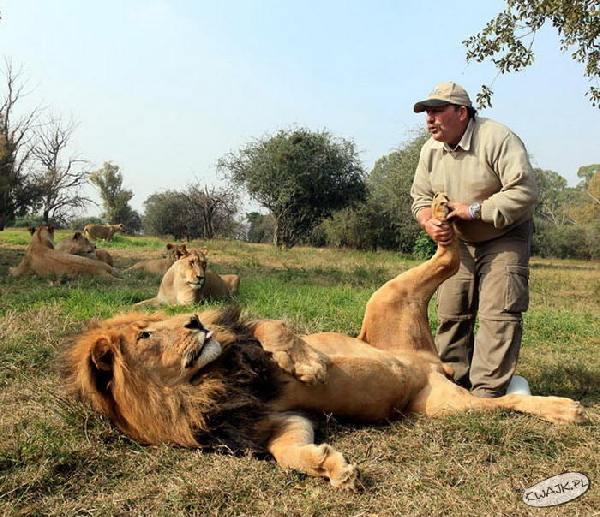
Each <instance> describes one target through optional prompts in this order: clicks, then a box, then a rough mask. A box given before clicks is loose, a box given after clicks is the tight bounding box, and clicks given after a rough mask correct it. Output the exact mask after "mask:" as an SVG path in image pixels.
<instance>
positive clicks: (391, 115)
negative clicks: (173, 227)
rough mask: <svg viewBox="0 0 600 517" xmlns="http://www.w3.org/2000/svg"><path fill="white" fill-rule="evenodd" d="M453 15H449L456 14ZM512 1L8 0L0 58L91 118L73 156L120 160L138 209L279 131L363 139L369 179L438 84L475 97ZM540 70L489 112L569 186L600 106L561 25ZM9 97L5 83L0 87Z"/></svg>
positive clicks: (596, 128) (500, 83)
mask: <svg viewBox="0 0 600 517" xmlns="http://www.w3.org/2000/svg"><path fill="white" fill-rule="evenodd" d="M450 6H451V7H450ZM503 6H504V2H502V1H499V0H457V1H456V2H453V3H451V4H449V3H448V2H445V1H438V0H430V1H429V2H422V1H421V0H410V1H408V0H405V1H402V0H395V1H393V0H368V1H367V0H363V1H357V0H356V1H355V0H346V1H343V0H319V1H317V0H304V1H303V2H296V1H292V0H214V1H210V2H209V1H205V0H104V1H102V2H91V1H87V0H53V1H48V0H0V11H1V12H2V21H1V22H0V54H1V55H2V56H4V57H9V58H11V59H12V61H13V65H14V66H15V67H17V66H22V67H23V68H24V70H25V71H26V76H27V78H28V85H29V87H30V88H29V89H30V90H31V93H30V94H29V95H28V97H27V100H26V102H24V103H23V104H22V106H23V108H27V107H28V106H29V105H31V106H33V105H38V104H41V105H44V106H47V107H48V108H49V109H51V110H52V111H53V112H55V113H59V114H61V115H62V116H63V117H64V118H69V117H72V118H73V119H74V120H75V121H77V122H78V123H79V127H78V129H77V131H76V133H75V135H74V137H73V140H72V147H71V149H70V150H69V152H70V153H71V154H79V155H80V156H81V157H84V158H87V159H88V160H90V161H91V162H92V164H93V165H94V166H95V167H96V168H97V167H100V166H101V165H102V163H103V162H104V161H108V160H111V161H112V162H113V163H114V164H116V165H118V166H119V167H120V168H121V172H122V173H123V176H124V186H125V187H126V188H130V189H132V190H134V192H135V193H136V196H135V197H134V199H133V201H132V205H133V206H134V208H136V209H138V210H142V204H143V202H144V200H145V199H146V198H147V197H148V196H150V195H151V194H153V193H156V192H159V191H161V190H163V189H180V188H183V187H185V186H186V185H188V184H190V183H192V182H195V181H196V180H199V181H201V182H202V183H206V184H209V185H218V184H219V182H220V178H218V176H217V173H216V170H215V164H216V162H217V160H218V159H219V158H220V157H222V156H223V155H225V154H226V153H227V152H229V151H235V150H238V149H240V148H241V147H242V146H244V145H245V144H246V143H247V142H249V141H251V140H253V139H257V138H261V137H263V136H265V135H267V134H272V133H274V132H275V131H277V130H279V129H288V128H290V127H293V126H305V127H308V128H309V129H312V130H322V129H327V130H329V131H330V132H332V133H333V134H334V135H335V136H338V137H341V138H346V139H352V140H354V142H355V143H356V146H357V148H358V149H359V151H360V152H361V158H362V160H363V163H364V165H365V168H366V170H371V168H372V166H373V164H374V163H375V161H376V160H377V159H378V158H380V157H381V156H383V155H385V154H388V153H390V152H391V151H393V150H394V149H395V148H397V147H398V146H400V145H401V144H402V143H403V142H405V141H407V140H408V139H410V131H411V130H412V129H415V128H417V127H419V126H422V125H423V124H424V116H423V115H417V114H414V113H413V112H412V106H413V104H414V102H416V101H418V100H421V99H422V98H424V97H425V96H426V95H427V93H428V92H429V91H430V90H431V89H432V87H433V86H434V85H435V84H436V83H437V82H440V81H456V82H458V83H460V84H462V85H463V86H464V87H465V88H466V89H467V90H468V91H469V92H470V93H471V97H472V98H474V97H475V94H476V92H477V90H478V88H479V86H480V85H481V84H483V83H486V84H489V83H490V82H491V81H492V80H493V79H494V77H495V75H496V73H495V71H494V69H493V68H492V67H491V66H490V65H481V64H477V63H471V64H468V65H467V63H466V61H465V48H464V47H463V46H462V44H461V42H462V41H463V40H464V39H466V38H467V37H469V36H471V35H473V34H475V33H477V32H478V31H479V30H480V29H481V28H482V27H483V26H484V24H485V23H486V22H487V21H488V20H489V19H491V18H492V17H493V16H494V15H495V14H496V13H497V12H499V11H500V10H501V9H502V8H503ZM534 49H535V50H536V54H537V59H536V62H535V64H534V65H533V66H532V67H530V68H529V69H527V70H526V71H525V72H522V73H520V74H517V75H506V76H500V77H498V78H497V79H496V80H495V83H494V84H493V89H494V91H495V95H494V99H493V108H491V109H486V110H484V111H482V112H481V113H480V114H481V115H482V116H486V117H490V118H494V119H496V120H498V121H500V122H502V123H504V124H506V125H508V126H509V127H511V128H512V129H513V130H514V131H515V132H516V133H517V134H518V135H519V136H520V137H521V138H522V139H523V141H524V142H525V144H526V146H527V148H528V150H529V152H530V153H531V155H532V162H533V164H534V166H536V167H542V168H544V169H551V170H554V171H556V172H558V173H559V174H561V175H562V176H563V177H565V178H566V179H567V180H568V182H569V184H570V185H571V186H574V185H575V184H576V183H577V181H578V178H577V175H576V172H577V169H578V168H579V167H580V166H581V165H589V164H591V163H599V162H600V144H599V142H600V138H599V136H598V135H599V134H600V110H599V109H597V108H594V107H592V106H591V104H590V103H589V102H588V100H587V98H585V96H584V94H585V92H586V90H587V87H588V82H587V80H586V79H585V78H584V77H583V67H582V65H580V64H577V63H575V62H574V61H572V60H571V58H570V57H569V56H568V55H566V54H563V53H561V52H560V51H559V50H558V39H557V36H556V35H555V34H554V32H553V31H552V30H544V31H543V32H542V33H541V34H540V35H539V36H538V38H537V40H536V44H535V47H534ZM0 87H1V86H0Z"/></svg>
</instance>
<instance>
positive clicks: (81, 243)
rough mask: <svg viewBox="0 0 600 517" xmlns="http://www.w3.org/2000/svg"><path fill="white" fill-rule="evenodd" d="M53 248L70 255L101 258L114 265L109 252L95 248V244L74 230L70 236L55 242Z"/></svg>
mask: <svg viewBox="0 0 600 517" xmlns="http://www.w3.org/2000/svg"><path fill="white" fill-rule="evenodd" d="M54 249H55V250H58V251H64V252H65V253H70V254H71V255H81V256H82V257H87V258H90V259H93V260H101V261H102V262H106V263H107V264H108V265H109V266H114V261H113V258H112V256H111V254H110V253H109V252H108V251H106V250H101V249H98V248H96V245H95V244H92V243H91V242H90V240H89V239H88V238H87V237H86V236H85V235H83V234H82V233H81V232H75V233H74V234H73V235H72V236H71V237H65V238H64V239H62V240H61V241H59V242H57V243H56V245H55V246H54Z"/></svg>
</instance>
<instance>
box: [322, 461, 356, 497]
mask: <svg viewBox="0 0 600 517" xmlns="http://www.w3.org/2000/svg"><path fill="white" fill-rule="evenodd" d="M329 482H330V483H331V486H333V487H335V488H341V489H342V490H353V491H356V490H359V489H360V488H361V484H360V472H359V470H358V468H356V467H355V466H354V465H352V464H351V463H350V464H348V465H345V466H344V468H342V469H341V470H340V471H339V472H337V473H336V475H335V476H331V477H330V478H329Z"/></svg>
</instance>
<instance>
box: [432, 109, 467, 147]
mask: <svg viewBox="0 0 600 517" xmlns="http://www.w3.org/2000/svg"><path fill="white" fill-rule="evenodd" d="M474 130H475V117H473V118H472V119H471V120H469V124H468V125H467V129H465V132H464V133H463V136H462V138H461V139H460V142H458V144H457V145H456V147H451V146H450V145H449V144H448V143H447V142H435V143H434V145H433V147H437V148H440V149H441V148H443V149H444V151H447V152H449V153H452V152H455V151H457V150H458V148H459V147H460V148H461V149H462V150H463V151H468V150H469V149H471V140H472V139H473V132H474Z"/></svg>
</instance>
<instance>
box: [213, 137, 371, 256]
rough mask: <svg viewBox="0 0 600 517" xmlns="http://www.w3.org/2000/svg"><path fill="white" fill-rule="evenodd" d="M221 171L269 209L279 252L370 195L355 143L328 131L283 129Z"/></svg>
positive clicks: (230, 158)
mask: <svg viewBox="0 0 600 517" xmlns="http://www.w3.org/2000/svg"><path fill="white" fill-rule="evenodd" d="M218 168H219V170H221V171H223V172H225V174H226V175H227V176H228V177H229V179H230V180H231V181H232V183H233V184H234V185H235V186H244V187H245V188H246V190H247V191H248V193H249V195H250V197H251V198H252V199H254V200H256V201H257V202H258V203H260V204H261V205H262V206H264V207H266V208H267V209H269V210H270V212H271V214H272V215H273V218H274V220H275V231H274V244H275V245H276V246H277V247H278V248H281V247H284V246H285V247H287V248H291V247H293V246H294V245H295V244H296V243H297V242H298V240H299V239H300V238H302V237H307V236H308V234H309V233H310V232H311V230H312V229H313V228H315V227H316V226H317V225H318V224H320V223H321V222H322V221H323V220H324V219H326V218H329V217H331V215H332V214H333V213H334V212H335V211H336V210H339V209H341V208H343V207H345V206H350V205H352V204H353V203H355V202H360V201H362V200H364V198H365V195H366V186H365V182H364V171H363V167H362V164H361V163H360V160H359V159H358V153H357V152H356V150H355V147H354V143H352V142H350V141H346V140H342V139H335V138H334V137H333V136H332V135H331V134H330V133H329V132H327V131H323V132H320V133H319V132H312V131H310V130H308V129H305V128H300V129H294V130H288V131H285V130H281V131H279V132H277V133H276V134H275V135H274V136H271V137H265V138H263V139H260V140H257V141H254V142H252V143H250V144H248V145H247V146H246V147H244V148H243V149H241V150H240V151H239V152H238V153H237V154H236V153H230V154H228V155H227V156H225V157H224V158H222V159H220V160H219V162H218Z"/></svg>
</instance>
